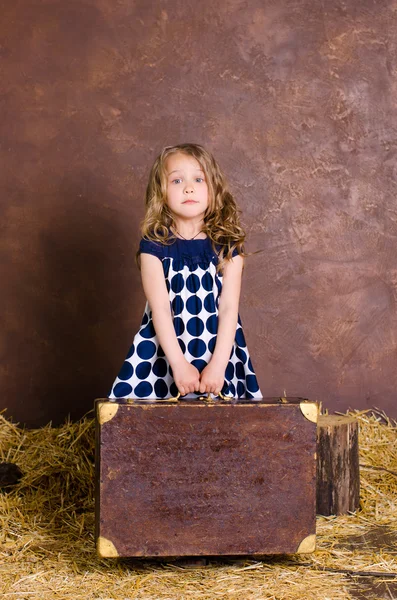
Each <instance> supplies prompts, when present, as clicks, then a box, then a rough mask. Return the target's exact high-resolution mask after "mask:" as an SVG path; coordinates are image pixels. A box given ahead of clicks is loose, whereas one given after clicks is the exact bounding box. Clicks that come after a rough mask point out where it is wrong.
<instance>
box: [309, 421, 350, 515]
mask: <svg viewBox="0 0 397 600" xmlns="http://www.w3.org/2000/svg"><path fill="white" fill-rule="evenodd" d="M359 502H360V470H359V453H358V421H357V419H356V418H355V417H347V416H346V417H345V416H338V415H320V417H319V419H318V423H317V514H319V515H342V514H346V513H347V512H349V511H354V510H356V509H357V508H358V507H359Z"/></svg>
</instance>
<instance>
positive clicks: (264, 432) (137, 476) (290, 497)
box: [95, 396, 318, 558]
mask: <svg viewBox="0 0 397 600" xmlns="http://www.w3.org/2000/svg"><path fill="white" fill-rule="evenodd" d="M176 400H177V399H170V400H166V401H163V400H161V401H156V400H146V401H143V400H133V399H129V400H128V401H125V400H122V401H116V402H110V401H108V400H107V399H99V400H97V401H96V411H95V412H96V493H95V525H96V527H95V538H96V547H97V552H98V554H99V556H101V557H117V556H120V557H146V558H153V557H167V558H171V557H175V556H178V557H181V556H221V555H229V556H237V555H252V556H255V555H264V554H293V553H309V552H313V551H314V549H315V540H316V536H315V524H316V424H317V417H318V406H317V404H316V403H315V402H310V401H308V400H305V399H301V398H292V399H288V401H286V399H284V398H279V399H276V398H274V399H264V400H260V401H258V400H256V401H253V400H234V399H233V400H232V401H230V400H229V399H226V398H225V399H223V400H216V401H215V400H213V399H212V398H211V396H209V397H206V398H205V399H203V398H201V399H199V400H185V401H184V400H183V399H182V400H179V401H176Z"/></svg>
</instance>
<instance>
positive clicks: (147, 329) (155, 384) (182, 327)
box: [108, 237, 262, 400]
mask: <svg viewBox="0 0 397 600" xmlns="http://www.w3.org/2000/svg"><path fill="white" fill-rule="evenodd" d="M140 250H141V252H142V253H148V254H153V255H154V256H157V257H158V259H159V260H161V262H162V266H163V270H164V277H165V281H166V285H167V289H168V293H169V298H170V304H171V311H172V318H173V323H174V328H175V333H176V335H177V339H178V342H179V345H180V347H181V349H182V352H183V354H184V355H185V358H186V359H187V360H188V361H189V362H190V363H191V364H192V365H194V366H195V367H196V368H197V369H198V370H199V371H200V372H201V371H202V370H203V369H204V367H205V366H206V365H207V364H208V362H209V361H210V359H211V356H212V353H213V352H214V348H215V344H216V334H217V329H218V306H219V298H220V295H221V293H222V274H221V273H217V272H216V265H217V263H218V256H217V254H216V253H215V252H214V251H213V249H212V246H211V241H210V239H209V238H208V237H207V238H205V239H202V240H198V239H195V240H181V239H178V238H176V239H175V242H174V243H172V244H171V245H168V246H167V245H164V244H161V243H157V242H152V241H149V240H145V239H142V240H141V242H140ZM236 254H237V252H236V251H235V252H234V254H233V255H234V256H235V255H236ZM177 393H178V390H177V388H176V385H175V382H174V379H173V376H172V369H171V366H170V364H169V362H168V360H167V357H166V356H165V354H164V352H163V350H162V348H161V346H160V345H159V342H158V339H157V337H156V332H155V330H154V327H153V322H152V313H151V310H150V307H149V304H148V302H146V307H145V311H144V314H143V318H142V322H141V325H140V328H139V331H138V332H137V334H136V335H135V337H134V340H133V343H132V346H131V348H130V350H129V352H128V354H127V357H126V359H125V362H124V364H123V366H122V367H121V370H120V372H119V374H118V376H117V377H116V380H115V381H114V383H113V386H112V389H111V391H110V394H109V396H108V397H109V399H111V400H116V399H118V398H153V399H160V398H168V397H171V396H176V395H177ZM222 394H224V395H225V396H233V397H235V398H262V394H261V391H260V389H259V386H258V382H257V378H256V375H255V372H254V368H253V366H252V362H251V359H250V356H249V353H248V348H247V344H246V342H245V338H244V333H243V329H242V325H241V319H240V316H239V317H238V323H237V326H236V335H235V338H234V343H233V348H232V351H231V354H230V358H229V362H228V365H227V368H226V371H225V381H224V385H223V388H222ZM200 395H201V394H200V393H199V392H197V393H189V394H187V395H186V396H184V398H197V397H198V396H200Z"/></svg>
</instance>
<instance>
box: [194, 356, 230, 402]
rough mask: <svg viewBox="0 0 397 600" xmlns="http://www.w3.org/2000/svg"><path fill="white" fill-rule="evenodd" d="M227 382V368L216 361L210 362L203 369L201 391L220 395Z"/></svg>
mask: <svg viewBox="0 0 397 600" xmlns="http://www.w3.org/2000/svg"><path fill="white" fill-rule="evenodd" d="M224 383H225V369H222V368H221V367H219V366H218V365H217V364H216V363H214V362H209V363H208V365H207V366H206V367H205V368H204V369H203V370H202V372H201V378H200V393H201V394H204V393H207V394H208V393H211V394H214V396H218V395H219V392H220V391H221V390H222V388H223V384H224Z"/></svg>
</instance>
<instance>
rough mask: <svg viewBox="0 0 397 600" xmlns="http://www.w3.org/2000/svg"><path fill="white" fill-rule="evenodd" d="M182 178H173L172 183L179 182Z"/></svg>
mask: <svg viewBox="0 0 397 600" xmlns="http://www.w3.org/2000/svg"><path fill="white" fill-rule="evenodd" d="M180 181H182V179H173V181H172V183H179V182H180Z"/></svg>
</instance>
